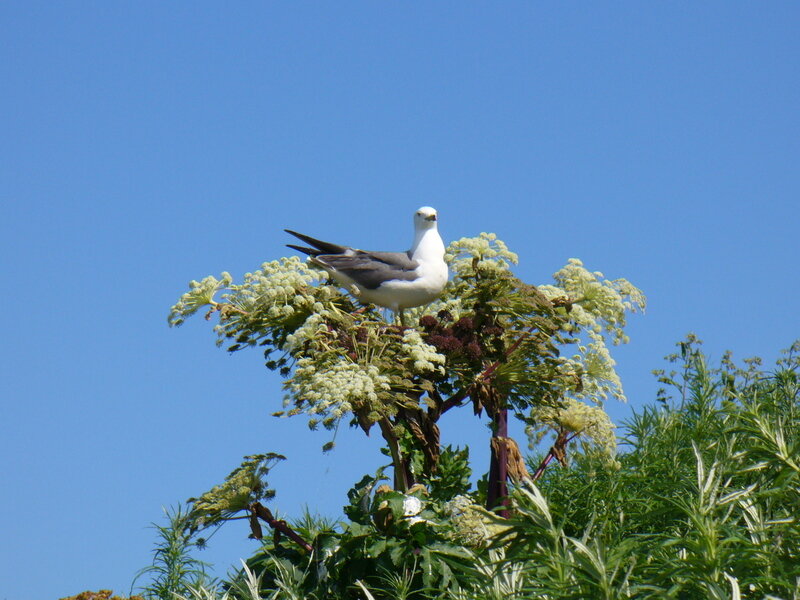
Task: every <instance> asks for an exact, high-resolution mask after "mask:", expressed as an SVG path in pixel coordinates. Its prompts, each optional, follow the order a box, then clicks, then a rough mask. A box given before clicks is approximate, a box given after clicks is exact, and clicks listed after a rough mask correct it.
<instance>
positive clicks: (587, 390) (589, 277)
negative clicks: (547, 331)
mask: <svg viewBox="0 0 800 600" xmlns="http://www.w3.org/2000/svg"><path fill="white" fill-rule="evenodd" d="M553 278H554V279H555V281H556V283H557V285H542V286H538V289H539V291H540V292H542V293H543V294H544V295H545V296H546V297H547V298H549V299H551V300H552V299H555V298H559V297H568V298H570V299H571V300H572V306H571V309H570V312H569V318H570V321H571V323H570V324H569V325H567V326H566V329H567V331H569V332H570V333H571V334H572V335H574V336H576V339H577V340H580V341H579V342H578V346H577V350H578V353H577V354H575V355H574V356H573V357H572V358H564V359H562V360H561V365H560V371H561V372H562V374H564V375H568V376H574V377H575V379H576V381H577V380H578V378H579V379H580V383H581V385H579V386H578V385H576V386H575V388H574V390H573V391H572V392H571V395H572V396H573V397H575V398H580V399H582V400H586V401H591V402H595V403H598V404H602V403H603V402H604V401H605V400H607V399H608V398H610V397H611V398H615V399H617V400H620V401H622V402H625V401H626V398H625V394H624V392H623V390H622V382H621V381H620V378H619V375H617V372H616V370H615V369H614V367H615V365H616V362H615V361H614V359H613V358H611V354H610V353H609V351H608V347H607V346H606V338H605V335H604V334H610V337H611V340H612V342H613V343H614V344H620V343H627V342H628V336H627V335H625V332H624V327H625V313H626V312H627V311H631V312H636V311H637V310H644V308H645V304H646V301H645V297H644V294H643V293H642V292H641V290H639V289H638V288H636V287H635V286H633V285H632V284H631V283H630V282H628V281H627V280H625V279H615V280H613V281H610V280H607V279H605V278H604V276H603V274H602V273H600V272H599V271H595V272H590V271H588V270H587V269H586V268H585V267H584V266H583V263H582V262H581V261H580V260H578V259H577V258H571V259H569V261H568V262H567V264H566V266H564V267H563V268H562V269H560V270H559V271H558V272H556V273H555V274H554V275H553ZM582 334H585V335H586V337H582ZM587 338H588V339H587Z"/></svg>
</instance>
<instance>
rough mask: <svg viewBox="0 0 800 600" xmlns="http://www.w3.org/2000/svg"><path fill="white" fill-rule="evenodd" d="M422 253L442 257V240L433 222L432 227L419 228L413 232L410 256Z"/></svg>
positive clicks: (414, 256)
mask: <svg viewBox="0 0 800 600" xmlns="http://www.w3.org/2000/svg"><path fill="white" fill-rule="evenodd" d="M421 255H424V256H426V257H444V242H443V241H442V238H441V236H440V235H439V231H438V229H437V227H436V225H435V224H434V225H433V227H428V228H425V229H419V230H417V231H416V232H415V233H414V243H413V244H412V245H411V258H416V257H417V256H421Z"/></svg>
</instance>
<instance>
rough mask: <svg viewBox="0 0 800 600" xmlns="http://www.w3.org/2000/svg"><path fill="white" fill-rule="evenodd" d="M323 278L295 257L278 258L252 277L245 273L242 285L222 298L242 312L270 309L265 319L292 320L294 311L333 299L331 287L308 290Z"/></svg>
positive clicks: (264, 265)
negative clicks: (321, 300)
mask: <svg viewBox="0 0 800 600" xmlns="http://www.w3.org/2000/svg"><path fill="white" fill-rule="evenodd" d="M323 278H324V273H322V272H320V271H318V270H315V269H311V268H309V267H308V265H307V264H306V263H305V262H304V261H302V260H301V259H300V258H298V257H297V256H291V257H288V258H281V259H280V260H273V261H271V262H268V263H264V264H263V265H261V269H259V270H257V271H255V272H253V273H245V275H244V282H243V283H242V284H241V285H235V286H231V287H230V289H231V292H230V293H229V294H226V295H225V296H224V298H225V299H226V300H228V301H230V302H231V303H232V304H234V305H235V306H236V307H237V308H239V309H240V310H243V311H245V312H250V311H251V310H253V309H255V308H262V307H265V306H269V309H268V310H267V315H268V317H269V318H271V319H280V318H283V317H287V316H291V314H293V313H294V311H295V310H296V309H299V308H308V307H311V306H312V305H313V304H314V303H315V302H316V301H317V299H318V298H317V297H318V296H319V297H321V298H323V299H328V298H331V297H333V296H334V295H335V294H336V290H335V288H332V287H331V286H326V285H322V286H318V287H316V288H312V287H311V286H312V285H313V284H314V283H315V282H316V281H319V280H321V279H323ZM315 292H316V293H315ZM320 308H321V306H320Z"/></svg>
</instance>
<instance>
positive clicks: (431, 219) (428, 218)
mask: <svg viewBox="0 0 800 600" xmlns="http://www.w3.org/2000/svg"><path fill="white" fill-rule="evenodd" d="M425 220H426V221H435V220H436V215H430V216H429V217H425Z"/></svg>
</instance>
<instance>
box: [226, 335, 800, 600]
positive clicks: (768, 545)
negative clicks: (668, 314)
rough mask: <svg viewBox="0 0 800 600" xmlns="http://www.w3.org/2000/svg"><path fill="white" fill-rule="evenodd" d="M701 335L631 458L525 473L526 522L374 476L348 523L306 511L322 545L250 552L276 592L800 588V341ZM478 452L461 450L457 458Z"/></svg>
mask: <svg viewBox="0 0 800 600" xmlns="http://www.w3.org/2000/svg"><path fill="white" fill-rule="evenodd" d="M698 344H699V342H698V341H697V340H696V339H695V338H690V339H688V340H687V341H685V342H683V343H682V344H681V345H680V352H679V353H678V354H677V355H675V356H671V357H670V360H671V361H672V362H671V365H672V369H673V371H674V372H670V373H667V372H664V373H660V374H659V377H661V378H663V379H666V378H670V382H669V383H668V385H669V386H670V388H671V389H672V390H673V392H674V395H675V398H673V399H672V400H669V401H667V402H663V401H662V402H659V403H657V404H655V405H654V406H648V407H645V408H644V409H642V410H640V411H638V412H637V413H635V414H634V416H633V417H632V418H631V419H630V420H629V421H628V422H626V423H624V424H623V425H622V427H621V429H622V432H623V435H624V442H625V444H624V450H625V451H624V452H622V453H620V454H619V456H618V461H619V468H618V469H616V470H609V469H607V468H605V463H604V462H603V461H602V459H601V458H600V457H598V456H597V455H596V454H593V453H588V454H582V453H578V454H576V455H575V457H574V460H573V462H572V464H571V466H570V467H569V468H561V469H551V470H548V471H546V474H545V476H544V478H543V479H542V480H541V481H540V486H539V487H537V486H536V485H534V484H533V483H531V482H530V481H523V482H522V483H520V484H519V485H518V486H516V488H515V489H514V490H513V493H512V503H513V510H512V514H511V518H510V519H501V518H499V517H498V516H496V515H494V514H492V513H489V512H487V511H486V510H484V509H482V508H481V507H480V506H478V505H476V504H475V503H474V499H473V498H472V497H471V496H470V495H469V493H467V494H460V495H457V496H456V497H455V498H452V499H449V500H445V499H444V496H446V495H447V494H446V493H444V492H442V497H434V495H433V494H430V495H429V494H428V493H427V491H426V490H425V489H424V488H422V487H418V488H416V489H415V490H410V491H409V492H406V493H402V492H398V491H395V490H392V489H390V488H389V487H388V486H385V485H382V484H381V481H382V480H383V479H384V477H383V475H382V473H381V472H379V473H377V474H376V475H374V476H368V477H365V478H364V479H363V480H362V481H361V482H359V484H358V485H357V486H355V487H354V488H353V490H351V492H350V494H349V495H348V498H349V501H350V503H349V506H348V507H346V509H345V513H346V514H347V516H348V521H347V522H345V523H340V524H337V525H335V526H334V525H333V524H331V523H320V522H319V521H316V520H314V519H312V518H310V517H308V516H307V517H305V518H304V520H303V521H301V522H298V523H296V524H295V526H296V528H297V530H298V531H299V532H300V533H301V534H302V535H304V536H305V537H306V538H307V539H311V540H314V544H313V545H314V552H313V553H312V554H310V555H309V554H307V553H305V552H302V551H300V550H299V549H297V548H296V547H295V546H291V545H287V544H281V545H275V544H274V543H272V542H267V543H266V544H265V545H264V546H263V548H262V549H261V550H260V551H259V552H258V553H257V554H256V555H255V556H254V557H253V558H252V559H250V561H248V567H249V569H250V571H251V574H250V576H251V577H253V575H252V573H256V574H259V575H260V584H259V585H260V587H259V590H260V591H259V593H260V595H261V596H260V597H262V598H275V599H276V600H277V599H280V598H308V599H315V598H319V599H321V598H325V599H331V600H338V599H356V598H358V599H367V598H374V599H375V600H379V599H387V598H414V599H425V600H433V599H441V600H444V599H449V600H455V599H458V600H467V599H468V600H488V599H493V600H499V599H501V598H502V599H503V600H515V599H519V600H521V599H523V598H525V599H527V598H550V599H552V600H556V599H558V600H561V599H575V600H577V599H585V598H592V599H594V598H598V599H608V600H621V599H626V598H631V599H632V598H636V599H651V598H652V599H655V598H659V599H666V598H674V599H687V600H693V599H697V600H707V599H709V598H712V599H723V598H725V599H728V598H740V597H741V598H759V599H761V598H764V599H766V598H772V599H781V600H789V599H797V598H800V521H799V520H798V517H797V515H798V514H800V461H798V458H797V457H798V456H800V344H795V345H794V346H793V347H792V348H791V349H790V350H789V351H787V352H786V353H785V354H784V356H783V357H782V358H781V360H780V361H779V363H778V365H776V367H775V369H774V370H772V371H764V370H762V369H761V368H760V366H759V362H758V361H754V360H750V361H747V362H746V363H745V365H744V366H743V367H739V366H736V365H735V364H734V363H733V361H732V360H731V359H730V357H729V356H726V358H725V359H724V360H723V363H722V365H721V367H719V368H711V367H710V366H709V365H708V362H707V360H706V359H705V357H704V356H703V355H702V353H701V352H700V351H699V348H698ZM662 396H663V395H662ZM444 456H447V458H446V459H445V458H444ZM465 458H466V457H465V454H464V452H463V451H459V450H452V449H449V450H448V451H447V452H446V453H443V459H442V464H451V465H456V464H461V462H462V461H463V460H464V459H465ZM456 470H457V469H456V467H455V466H454V467H453V471H456ZM449 471H450V470H449V469H447V470H444V469H443V473H442V474H441V476H443V477H444V472H449ZM452 481H453V482H456V481H457V477H453V479H452ZM442 489H449V490H452V491H453V492H455V491H456V490H457V489H458V485H457V484H454V487H451V486H449V485H448V486H443V487H442ZM315 523H316V525H315ZM247 577H248V573H247V572H246V571H243V572H242V573H241V575H240V578H239V579H237V580H236V581H235V582H234V584H235V585H234V586H233V587H231V588H230V592H231V593H233V591H234V590H238V589H239V587H236V586H237V585H239V586H240V587H241V585H242V584H243V582H246V581H247ZM242 589H244V587H242ZM235 597H242V598H256V597H257V596H255V595H249V596H248V595H246V594H245V595H239V593H238V592H237V595H236V596H235Z"/></svg>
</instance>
